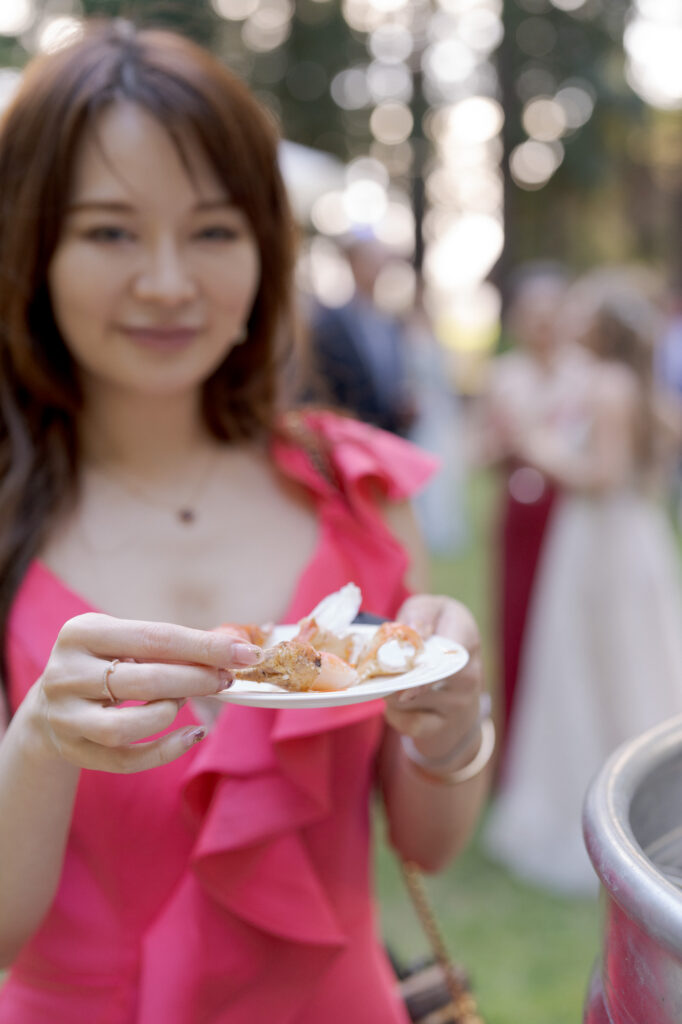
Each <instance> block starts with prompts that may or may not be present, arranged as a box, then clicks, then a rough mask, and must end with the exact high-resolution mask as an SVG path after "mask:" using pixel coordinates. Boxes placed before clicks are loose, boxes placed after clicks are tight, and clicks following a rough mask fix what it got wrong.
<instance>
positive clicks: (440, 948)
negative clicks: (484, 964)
mask: <svg viewBox="0 0 682 1024" xmlns="http://www.w3.org/2000/svg"><path fill="white" fill-rule="evenodd" d="M400 867H401V871H402V875H403V879H404V881H405V885H406V887H407V891H408V893H409V895H410V897H411V899H412V903H413V905H414V909H415V911H416V914H417V917H418V918H419V922H420V924H421V926H422V929H423V931H424V934H425V936H426V938H427V940H428V943H429V946H430V948H431V955H430V956H429V957H427V958H426V959H420V960H417V961H412V962H410V963H408V964H405V965H402V964H400V963H399V962H396V959H395V957H392V958H391V959H392V960H393V966H394V968H395V970H396V974H397V976H398V988H399V991H400V996H401V998H402V1000H403V1002H404V1003H405V1007H406V1009H407V1012H408V1014H409V1017H410V1020H411V1021H412V1022H413V1024H484V1022H483V1018H482V1017H481V1015H480V1014H479V1012H478V1008H477V1005H476V999H475V997H474V994H473V992H472V990H471V983H470V979H469V976H468V974H467V972H466V971H465V970H464V968H463V967H462V966H461V965H460V964H457V963H455V962H454V961H453V960H452V959H451V957H450V955H449V953H448V950H447V947H446V945H445V941H444V939H443V935H442V932H441V930H440V927H439V925H438V922H437V921H436V918H435V915H434V913H433V909H432V907H431V904H430V901H429V899H428V896H427V893H426V888H425V886H424V881H423V878H422V875H421V872H420V870H419V868H418V867H417V865H416V864H414V863H413V862H412V861H406V860H403V859H402V858H400Z"/></svg>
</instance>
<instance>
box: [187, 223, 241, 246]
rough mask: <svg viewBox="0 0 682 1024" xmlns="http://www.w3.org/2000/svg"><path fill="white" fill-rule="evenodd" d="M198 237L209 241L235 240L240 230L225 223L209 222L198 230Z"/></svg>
mask: <svg viewBox="0 0 682 1024" xmlns="http://www.w3.org/2000/svg"><path fill="white" fill-rule="evenodd" d="M196 237H197V238H200V239H202V240H205V241H208V242H233V241H234V240H235V239H237V238H239V231H237V229H236V228H231V227H227V226H226V225H225V224H209V225H208V226H207V227H205V228H201V230H200V231H197V234H196Z"/></svg>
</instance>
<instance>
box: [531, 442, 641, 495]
mask: <svg viewBox="0 0 682 1024" xmlns="http://www.w3.org/2000/svg"><path fill="white" fill-rule="evenodd" d="M522 458H523V460H524V461H525V462H527V463H528V464H530V465H532V466H533V467H534V468H535V469H537V470H539V472H541V473H543V474H544V475H545V476H547V477H548V478H549V479H550V480H552V481H553V482H554V483H555V484H557V485H558V486H559V487H562V488H564V489H566V490H570V491H574V492H578V493H582V494H601V493H604V492H607V491H610V490H614V489H615V488H617V487H619V486H620V485H621V484H622V483H624V482H625V480H626V479H627V470H628V466H627V464H626V462H625V460H623V459H619V458H618V457H617V456H616V455H614V456H612V457H610V458H602V457H601V453H600V452H597V451H591V450H587V451H585V452H575V451H571V450H567V449H566V447H565V446H563V445H562V444H561V443H559V442H557V441H555V440H554V439H553V438H551V437H547V438H538V439H536V440H535V441H534V443H533V444H532V445H529V446H528V448H527V449H526V450H525V451H524V452H523V454H522Z"/></svg>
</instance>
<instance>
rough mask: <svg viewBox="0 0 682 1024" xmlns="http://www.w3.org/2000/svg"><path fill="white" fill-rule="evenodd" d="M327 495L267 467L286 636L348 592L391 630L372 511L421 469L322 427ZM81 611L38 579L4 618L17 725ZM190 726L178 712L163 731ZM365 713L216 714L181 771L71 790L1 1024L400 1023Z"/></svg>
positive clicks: (285, 447) (320, 420)
mask: <svg viewBox="0 0 682 1024" xmlns="http://www.w3.org/2000/svg"><path fill="white" fill-rule="evenodd" d="M309 421H310V423H311V425H312V426H314V427H315V429H317V430H319V431H320V433H321V434H322V435H323V436H324V437H326V438H327V439H328V441H329V442H330V443H331V446H332V451H333V460H334V464H335V468H336V471H337V474H338V477H339V482H340V488H341V490H340V491H339V490H338V489H336V488H334V487H332V486H331V485H329V484H328V483H327V482H326V481H325V480H324V479H323V478H321V477H320V475H319V474H318V473H317V472H316V471H315V470H314V469H313V467H312V466H311V464H310V462H309V460H308V458H307V456H306V455H305V454H304V453H303V452H302V451H301V450H300V449H298V448H296V447H294V446H293V445H289V444H288V443H285V442H284V441H281V440H278V441H276V442H274V444H273V452H272V454H273V458H274V460H275V462H276V464H277V465H278V467H279V468H280V469H281V471H282V472H284V473H285V474H287V475H288V476H289V477H290V478H293V479H295V480H297V481H299V482H300V483H301V484H302V485H303V486H305V487H306V488H308V489H309V491H310V493H311V495H312V496H313V498H314V500H315V502H316V504H317V508H318V513H319V524H320V532H319V542H318V546H317V550H316V552H315V555H314V557H313V558H312V560H311V562H310V564H309V565H308V566H307V567H306V569H305V570H304V572H303V573H302V575H301V577H300V579H299V580H298V583H297V586H296V589H295V593H294V594H293V596H292V600H291V603H290V606H289V609H288V612H287V615H286V616H285V621H296V620H297V619H299V618H301V617H302V616H303V615H305V614H306V613H307V612H308V611H309V610H310V608H311V607H312V606H313V605H314V604H315V603H316V602H317V601H318V600H320V599H321V598H322V597H323V596H324V595H325V594H327V593H329V592H330V591H332V590H335V589H336V588H338V587H340V586H342V585H343V584H345V583H347V582H349V581H350V580H353V581H355V582H357V583H358V584H359V585H360V586H361V587H362V590H363V594H364V598H365V602H364V608H365V610H367V611H371V612H374V613H377V614H380V615H393V614H394V613H395V612H396V610H397V608H398V606H399V605H400V603H401V602H402V601H403V600H404V598H405V597H406V596H407V590H406V588H405V585H404V582H403V578H404V573H405V569H406V567H407V562H408V559H407V555H406V553H405V551H404V550H403V549H402V547H401V546H400V545H399V544H398V543H397V541H396V540H395V539H394V537H393V536H392V535H391V534H390V533H389V532H388V530H387V529H386V527H385V526H384V525H383V523H382V521H381V519H380V517H379V515H378V514H377V512H376V509H375V507H374V505H373V503H372V500H371V491H372V488H371V487H370V485H376V484H377V483H378V484H379V486H380V487H381V488H382V489H383V490H384V492H385V494H386V496H387V497H388V499H389V500H391V499H392V500H396V501H397V500H401V499H403V498H405V497H407V496H408V495H410V494H412V493H413V492H415V491H416V490H417V489H418V488H419V487H420V486H421V485H422V484H423V483H424V482H425V481H426V480H427V479H428V477H429V476H430V474H431V472H432V470H433V468H434V464H433V460H432V459H431V458H430V457H427V456H425V455H424V454H423V453H422V452H420V451H419V450H418V449H416V448H414V447H413V446H411V445H410V444H409V443H407V442H405V441H403V440H402V439H400V438H398V437H395V436H393V435H389V434H385V433H383V432H381V431H379V430H376V429H374V428H371V427H368V426H366V425H365V424H360V423H356V422H354V421H349V420H345V419H342V418H339V417H336V416H332V415H330V414H328V413H317V414H311V415H310V416H309ZM88 610H92V608H91V607H90V606H89V605H88V604H87V603H86V602H85V601H84V600H82V599H81V598H80V597H79V596H78V595H77V594H74V593H73V592H71V591H69V590H68V589H67V588H66V587H65V586H64V584H63V583H61V582H60V580H59V579H57V578H56V577H55V576H54V575H53V574H51V573H50V571H49V570H48V569H47V568H46V567H45V566H43V565H42V564H41V563H39V562H35V563H34V564H33V565H32V566H31V567H30V569H29V571H28V573H27V575H26V577H25V579H24V581H23V584H22V586H21V589H20V591H19V593H18V595H17V597H16V600H15V604H14V608H13V610H12V615H11V620H10V628H9V646H8V665H9V676H10V679H9V683H10V687H9V688H10V700H11V703H12V706H13V707H16V706H17V705H18V704H19V702H20V701H21V700H22V698H23V696H24V695H25V693H26V691H27V690H28V688H29V687H30V686H31V684H32V683H33V682H34V680H35V679H36V678H37V676H38V675H39V674H40V672H41V671H42V668H43V666H44V664H45V662H46V661H47V658H48V656H49V653H50V650H51V648H52V646H53V643H54V641H55V638H56V636H57V633H58V631H59V629H60V627H61V626H62V624H63V623H64V622H65V621H66V620H67V619H68V618H70V617H72V616H74V615H78V614H80V613H82V612H85V611H88ZM194 721H195V719H194V718H193V715H192V712H191V709H190V706H189V705H186V706H185V708H183V709H182V711H181V712H180V715H179V716H178V719H177V720H176V723H175V726H177V725H178V724H187V725H190V724H192V723H193V722H194ZM381 731H382V704H381V703H380V702H374V701H373V702H371V703H364V704H357V705H350V706H344V707H337V708H326V709H315V710H299V711H293V710H292V711H277V710H269V709H261V708H258V709H254V708H247V707H240V706H237V705H226V706H225V707H224V710H223V711H222V713H221V715H220V717H219V719H218V721H217V724H216V726H215V728H214V729H213V731H212V732H211V733H210V735H209V736H208V737H207V738H206V739H205V740H204V741H203V742H202V743H201V744H199V745H198V746H197V747H196V748H193V750H191V751H190V752H189V753H188V754H187V755H186V756H184V757H182V758H180V759H179V760H177V761H175V762H173V763H172V764H169V765H166V766H164V767H161V768H157V769H153V770H150V771H147V772H142V773H140V774H136V775H130V776H127V775H115V774H107V773H101V772H92V771H83V772H82V775H81V780H80V784H79V789H78V795H77V799H76V807H75V811H74V816H73V822H72V827H71V833H70V838H69V843H68V847H67V850H66V857H65V861H64V868H63V873H62V878H61V882H60V885H59V889H58V891H57V894H56V897H55V900H54V903H53V905H52V907H51V909H50V911H49V913H48V915H47V917H46V919H45V921H44V922H43V924H42V926H41V928H40V929H39V931H38V932H37V933H36V934H35V936H34V937H33V938H32V939H31V941H30V942H29V943H28V944H27V945H26V946H25V947H24V949H23V950H22V952H21V954H20V955H19V957H18V958H17V960H16V962H15V964H14V965H13V967H12V970H11V972H10V974H9V976H8V979H7V981H6V982H5V984H4V986H3V987H2V989H0V1024H133V1022H135V1024H261V1022H265V1021H268V1022H269V1021H273V1022H276V1024H321V1022H322V1021H324V1022H325V1024H349V1022H351V1021H352V1022H361V1021H372V1022H373V1024H379V1022H381V1024H405V1022H406V1021H407V1017H406V1015H405V1011H404V1009H403V1007H402V1005H401V1004H400V1002H399V1000H398V999H397V998H396V995H395V981H394V978H393V975H392V973H391V970H390V967H389V965H388V963H387V961H386V957H385V955H384V952H383V948H382V945H381V942H380V940H379V937H378V934H377V928H376V920H375V907H374V903H373V897H372V884H371V857H370V823H369V808H370V793H371V789H372V785H373V775H374V762H375V755H376V751H377V746H378V743H379V741H380V737H381Z"/></svg>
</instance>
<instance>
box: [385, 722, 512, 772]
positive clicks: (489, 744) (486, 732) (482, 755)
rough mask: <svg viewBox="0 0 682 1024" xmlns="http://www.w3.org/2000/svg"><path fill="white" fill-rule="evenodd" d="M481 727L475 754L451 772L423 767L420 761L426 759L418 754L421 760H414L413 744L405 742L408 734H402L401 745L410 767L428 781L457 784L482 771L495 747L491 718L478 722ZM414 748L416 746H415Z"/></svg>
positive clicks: (493, 726)
mask: <svg viewBox="0 0 682 1024" xmlns="http://www.w3.org/2000/svg"><path fill="white" fill-rule="evenodd" d="M480 729H481V745H480V746H479V748H478V751H477V752H476V755H475V756H474V757H473V759H472V760H471V761H470V762H469V764H465V765H464V766H463V767H462V768H456V769H455V771H453V772H444V773H443V774H442V775H441V774H440V773H439V774H437V775H436V774H435V773H434V772H430V771H429V770H428V769H427V768H425V767H424V764H423V763H421V762H422V761H424V760H426V759H425V758H422V757H421V755H419V757H420V759H421V760H416V759H415V758H414V757H413V756H412V753H411V747H412V746H413V745H414V744H409V743H408V742H406V741H407V740H409V739H410V737H408V736H402V737H401V741H402V747H403V750H404V752H405V754H406V756H407V759H408V761H409V764H410V766H411V768H412V769H413V770H414V771H415V772H416V773H417V774H418V775H421V777H422V778H424V779H426V780H427V781H428V782H435V783H440V784H441V785H443V786H458V785H459V784H460V783H462V782H468V781H469V779H473V778H475V777H476V776H477V775H478V774H479V773H480V772H482V771H483V769H484V768H485V766H486V765H487V764H488V762H489V761H490V758H491V757H492V755H493V751H494V749H495V725H494V723H493V720H492V718H485V719H484V720H483V721H482V722H481V723H480ZM415 749H416V748H415Z"/></svg>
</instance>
